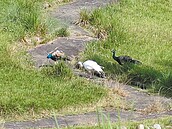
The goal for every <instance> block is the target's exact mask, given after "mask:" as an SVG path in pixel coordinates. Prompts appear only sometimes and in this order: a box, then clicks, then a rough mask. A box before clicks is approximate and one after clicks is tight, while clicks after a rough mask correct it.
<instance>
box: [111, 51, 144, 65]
mask: <svg viewBox="0 0 172 129" xmlns="http://www.w3.org/2000/svg"><path fill="white" fill-rule="evenodd" d="M112 53H113V55H112V57H113V59H114V60H115V61H117V62H118V63H119V64H120V65H123V64H125V63H133V64H142V63H141V62H140V61H138V60H135V59H132V58H131V57H130V56H118V57H117V56H116V55H115V54H116V53H115V50H112Z"/></svg>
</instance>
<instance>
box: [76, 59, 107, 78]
mask: <svg viewBox="0 0 172 129" xmlns="http://www.w3.org/2000/svg"><path fill="white" fill-rule="evenodd" d="M76 67H77V68H84V69H85V70H86V71H87V72H88V73H89V74H90V77H91V75H97V76H98V77H102V78H105V73H104V71H103V70H102V69H104V67H103V66H100V65H98V64H97V62H95V61H93V60H87V61H85V62H83V63H82V62H80V61H79V62H78V63H77V65H76Z"/></svg>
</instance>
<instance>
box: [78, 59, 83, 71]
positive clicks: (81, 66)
mask: <svg viewBox="0 0 172 129" xmlns="http://www.w3.org/2000/svg"><path fill="white" fill-rule="evenodd" d="M76 68H78V69H81V68H83V64H82V62H80V61H79V62H78V63H77V64H76Z"/></svg>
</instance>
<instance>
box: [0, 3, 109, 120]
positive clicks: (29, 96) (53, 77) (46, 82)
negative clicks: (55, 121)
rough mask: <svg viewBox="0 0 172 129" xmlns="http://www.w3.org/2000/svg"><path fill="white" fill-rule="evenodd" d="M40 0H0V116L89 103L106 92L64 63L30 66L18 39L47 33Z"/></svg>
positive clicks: (52, 109) (32, 112) (33, 112)
mask: <svg viewBox="0 0 172 129" xmlns="http://www.w3.org/2000/svg"><path fill="white" fill-rule="evenodd" d="M43 2H44V1H43V0H41V1H32V0H14V1H11V0H1V1H0V9H1V12H0V39H1V42H0V56H1V59H0V116H1V117H4V118H7V117H9V116H10V115H13V116H16V115H21V116H22V114H25V113H28V114H29V112H30V113H31V114H30V115H32V114H35V113H37V114H39V113H41V112H46V111H50V112H51V111H58V110H60V109H62V108H66V107H68V106H76V105H83V104H84V105H85V104H88V103H92V102H95V101H98V100H99V99H101V98H102V97H103V96H105V95H106V89H104V88H102V87H100V86H98V85H95V84H93V83H91V82H88V81H85V80H84V79H81V78H78V77H76V76H74V75H73V73H72V71H71V69H70V68H69V67H68V66H67V65H66V64H65V63H64V62H62V63H59V64H58V65H57V66H54V67H52V68H45V69H43V70H37V69H34V68H33V67H32V65H31V63H30V61H28V58H29V57H28V54H26V52H25V49H24V48H25V47H23V46H21V44H18V42H19V41H20V39H22V38H23V37H24V36H26V35H27V36H28V35H30V36H33V35H37V34H38V35H40V36H46V35H47V33H48V34H49V35H51V34H50V33H49V32H48V30H49V27H52V25H51V23H49V24H47V22H49V21H45V17H46V16H45V14H44V13H43V12H44V11H42V8H41V7H42V3H43ZM49 25H50V26H49ZM51 29H52V28H51ZM22 47H23V49H22ZM18 50H20V51H18ZM57 72H58V73H60V76H57Z"/></svg>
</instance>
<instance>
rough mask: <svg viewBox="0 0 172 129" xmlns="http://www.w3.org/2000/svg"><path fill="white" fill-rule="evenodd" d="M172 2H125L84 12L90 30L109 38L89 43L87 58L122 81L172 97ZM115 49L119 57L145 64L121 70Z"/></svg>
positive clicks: (85, 56)
mask: <svg viewBox="0 0 172 129" xmlns="http://www.w3.org/2000/svg"><path fill="white" fill-rule="evenodd" d="M171 2H172V1H171V0H168V1H163V0H151V1H148V0H146V1H136V0H132V1H130V0H121V1H120V2H118V3H117V4H115V5H109V6H108V7H105V8H102V9H96V10H95V11H93V13H86V12H84V13H83V14H84V15H81V18H82V17H84V18H83V20H84V23H87V24H88V25H87V27H88V26H92V27H90V28H91V29H92V30H93V32H95V34H97V37H105V39H104V38H103V39H104V40H101V41H98V42H96V43H95V42H93V43H92V44H88V46H87V49H86V51H85V52H84V54H83V55H84V57H83V58H84V59H87V58H89V59H93V60H96V61H97V62H98V63H100V64H101V65H103V66H104V67H105V71H106V73H107V74H108V75H109V76H111V77H112V78H115V79H117V80H119V82H128V84H143V85H146V86H147V88H148V89H149V90H150V91H151V92H159V93H160V94H163V95H167V96H171V94H170V93H171V91H172V85H171V76H172V70H171V64H172V59H171V56H172V54H171V50H172V47H171V43H172V42H171V37H172V33H171V25H172V18H171V16H172V13H171V10H170V9H171ZM85 20H87V22H86V21H85ZM81 21H82V20H81ZM102 32H103V33H102ZM100 34H101V35H103V36H99V35H100ZM112 49H115V50H116V51H117V56H118V55H129V56H131V57H133V58H134V59H138V60H140V61H141V62H142V63H143V64H142V65H124V66H122V67H121V66H119V65H118V64H117V63H116V62H115V61H114V60H113V59H112V53H111V50H112Z"/></svg>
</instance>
